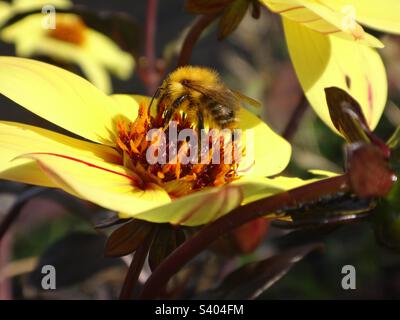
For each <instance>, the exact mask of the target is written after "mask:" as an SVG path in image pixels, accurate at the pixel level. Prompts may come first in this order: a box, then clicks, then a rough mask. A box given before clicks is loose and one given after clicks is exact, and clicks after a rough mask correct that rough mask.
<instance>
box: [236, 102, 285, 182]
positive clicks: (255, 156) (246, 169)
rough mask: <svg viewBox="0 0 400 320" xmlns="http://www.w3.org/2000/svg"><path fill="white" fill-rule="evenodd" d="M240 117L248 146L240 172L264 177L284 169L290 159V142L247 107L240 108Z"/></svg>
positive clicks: (240, 126) (246, 145)
mask: <svg viewBox="0 0 400 320" xmlns="http://www.w3.org/2000/svg"><path fill="white" fill-rule="evenodd" d="M238 118H239V128H240V129H242V130H243V131H244V132H245V135H244V137H245V139H244V141H245V147H246V155H245V157H244V158H243V159H242V161H241V162H240V165H239V168H238V171H239V173H240V174H241V175H252V176H260V177H264V176H271V175H275V174H278V173H280V172H281V171H283V170H284V169H285V168H286V166H287V165H288V163H289V160H290V156H291V152H292V148H291V146H290V144H289V143H288V142H287V141H286V140H285V139H283V138H282V137H281V136H279V135H278V134H276V133H275V132H274V131H273V130H272V129H271V128H270V127H269V126H268V125H267V124H266V123H265V122H263V121H262V120H260V119H259V118H258V117H257V116H256V115H254V114H253V113H251V112H250V111H248V110H246V109H245V108H241V109H240V111H239V113H238Z"/></svg>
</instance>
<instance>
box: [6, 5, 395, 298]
mask: <svg viewBox="0 0 400 320" xmlns="http://www.w3.org/2000/svg"><path fill="white" fill-rule="evenodd" d="M74 3H75V4H82V5H85V6H87V7H88V8H90V9H92V10H94V11H96V12H102V11H113V12H125V13H128V14H129V15H131V16H132V17H133V18H134V20H135V21H136V22H137V24H138V26H139V27H138V29H137V30H132V32H136V33H137V35H138V37H136V39H137V41H138V43H136V44H135V48H137V52H135V53H134V54H135V56H136V58H137V59H138V60H139V61H140V56H141V55H143V43H142V41H141V40H140V39H142V38H143V37H142V36H141V35H142V32H143V30H142V29H141V28H144V25H145V17H146V1H126V0H113V1H108V0H96V1H95V0H76V1H74ZM193 18H194V17H193V16H191V15H190V14H188V13H185V11H184V8H183V1H182V0H168V1H166V0H163V1H159V14H158V27H157V31H156V44H157V45H156V53H157V57H158V58H159V59H160V61H159V63H160V66H161V67H162V68H165V69H166V72H167V71H169V70H172V69H173V68H174V65H175V62H176V54H177V52H178V51H179V44H180V43H181V41H182V34H183V32H184V31H185V30H187V27H188V26H189V25H190V23H191V22H192V21H193ZM383 40H384V42H385V45H386V48H385V49H383V50H382V51H381V53H382V55H383V57H384V60H385V63H386V66H387V71H388V77H389V85H390V93H389V101H388V105H387V108H386V111H385V114H384V116H383V117H382V120H381V121H380V124H379V126H378V128H377V129H376V131H375V132H377V134H378V136H380V137H382V138H384V139H387V138H388V137H389V136H390V135H391V133H392V132H393V131H394V128H395V127H396V126H398V125H399V124H400V111H399V109H398V107H397V106H398V105H400V67H399V66H400V64H399V61H400V39H399V38H398V37H394V36H384V38H383ZM0 54H1V55H13V54H14V48H13V46H12V45H9V44H4V43H0ZM139 63H140V62H139ZM191 64H195V65H204V66H209V67H213V68H215V69H216V70H218V71H219V72H220V73H221V75H222V77H223V79H224V80H225V82H226V83H227V84H228V86H229V87H231V88H234V89H236V90H238V91H241V92H244V93H245V94H246V95H248V96H250V97H253V98H256V99H259V100H260V101H262V103H263V108H262V110H260V111H259V112H260V116H261V117H262V118H263V119H264V120H265V121H266V122H267V123H268V124H269V125H270V126H271V127H272V128H274V129H275V130H276V131H277V132H279V133H283V132H284V130H285V128H286V126H287V124H288V121H289V119H290V117H291V115H292V113H293V111H294V109H295V107H296V106H297V104H298V103H299V101H300V100H301V98H302V91H301V89H300V87H299V84H298V82H297V79H296V76H295V74H294V71H293V68H292V66H291V63H290V61H289V59H288V53H287V50H286V46H285V43H284V37H283V33H282V26H281V22H280V21H279V17H278V16H277V15H272V14H270V13H268V12H267V11H266V10H262V15H261V17H260V19H259V20H254V19H252V18H251V17H250V15H248V16H247V17H246V18H245V19H244V22H243V23H242V24H241V25H240V27H239V28H238V29H237V30H236V31H235V32H234V33H233V34H232V35H231V36H230V37H228V38H227V39H225V40H224V41H223V42H218V41H217V36H216V32H215V26H214V28H211V29H210V30H209V31H208V32H207V33H206V34H205V35H204V37H203V38H202V39H201V41H200V42H199V43H198V44H197V46H196V47H195V50H194V54H193V56H192V60H191ZM113 84H114V92H116V93H137V94H143V93H145V88H144V86H143V84H142V82H141V80H140V78H139V76H138V73H137V72H135V73H134V75H133V76H132V77H131V78H130V79H129V80H127V81H120V80H117V79H113ZM0 104H1V105H2V107H1V112H0V118H1V119H2V120H4V119H5V120H18V121H21V122H22V121H23V122H26V123H30V124H35V125H38V126H42V127H47V128H51V129H57V130H59V131H61V130H60V129H59V128H54V126H53V125H51V124H49V123H47V122H46V121H44V120H43V119H40V118H39V117H36V116H34V115H32V114H30V113H28V112H26V111H24V110H22V108H20V107H18V106H17V105H15V104H12V103H11V102H10V101H8V100H7V99H5V98H4V97H0ZM54 107H55V108H56V107H57V106H56V103H55V106H54ZM291 142H292V145H293V156H292V161H291V164H290V166H289V167H288V168H287V170H286V172H285V174H287V175H293V176H301V177H307V170H308V169H310V168H319V169H326V170H331V171H335V172H340V171H341V170H342V164H343V153H342V147H343V143H344V141H343V140H342V139H341V138H340V137H339V136H337V135H335V134H334V133H333V132H332V131H331V130H330V129H329V128H327V127H326V126H325V125H324V124H323V123H322V122H321V121H320V120H319V119H318V118H317V117H316V115H315V114H314V113H313V111H312V109H311V108H308V109H306V111H305V113H304V115H303V116H302V118H301V122H300V123H299V126H298V129H297V131H296V133H295V135H294V136H293V139H292V141H291ZM25 189H26V186H22V185H19V184H15V183H10V182H5V181H0V191H1V195H0V217H1V215H2V214H4V213H5V212H6V211H7V209H8V208H9V206H10V204H11V203H12V201H13V199H14V197H15V194H19V193H21V192H23V191H24V190H25ZM83 206H84V210H83V211H85V213H84V214H83V213H82V212H80V213H79V212H74V211H73V210H70V209H68V208H65V207H64V206H63V200H60V199H59V198H58V199H55V198H51V197H50V198H46V197H43V198H42V197H38V198H36V199H34V200H32V201H30V202H29V203H28V205H27V206H25V207H24V209H23V212H22V213H21V216H20V219H19V221H18V223H17V226H16V227H15V228H14V229H13V232H12V235H9V236H8V237H7V238H6V239H5V241H4V242H8V243H12V246H10V248H9V249H10V250H9V252H6V251H5V250H4V249H3V250H2V251H1V252H0V261H1V265H2V266H4V265H6V268H5V269H3V273H2V274H0V283H2V285H1V286H0V298H8V297H9V296H7V295H9V292H10V291H9V290H10V288H12V293H13V296H14V297H16V298H48V297H51V298H75V299H76V298H82V299H89V298H96V299H109V298H117V297H118V291H119V288H120V286H121V283H122V281H123V277H124V274H125V272H126V263H125V262H124V260H120V259H112V258H102V257H103V254H102V248H103V246H104V241H105V238H104V237H103V236H101V235H100V234H96V233H95V232H94V231H93V228H92V226H91V223H90V221H91V222H93V220H94V218H96V216H95V215H94V212H98V211H99V208H95V207H93V206H92V205H90V204H87V203H85V204H83ZM102 214H105V213H102ZM375 214H379V212H376V213H375ZM96 215H97V213H96ZM286 233H287V231H284V230H281V229H277V228H274V227H271V228H270V229H269V232H268V235H267V237H266V238H265V240H264V242H263V244H262V245H261V246H260V247H259V248H258V249H257V250H256V251H255V252H254V253H251V254H249V255H245V256H240V257H235V258H231V259H229V261H228V262H225V267H224V268H223V269H222V270H221V269H220V268H221V263H220V262H221V259H222V258H221V254H220V252H218V251H215V252H214V253H204V254H203V255H201V256H200V257H198V258H197V259H196V260H195V261H194V262H193V263H192V264H191V265H190V268H193V269H194V270H202V271H201V272H200V274H201V279H202V281H203V282H200V283H198V284H197V286H199V287H201V289H202V290H205V289H210V288H212V283H213V281H210V279H215V277H218V275H219V276H221V274H224V273H225V274H226V272H227V270H229V269H230V270H232V268H233V266H240V265H242V264H244V263H246V262H249V261H253V260H258V259H262V258H265V257H268V256H270V255H271V254H273V253H276V252H277V251H278V250H279V248H281V247H282V246H283V247H284V244H282V241H281V238H280V237H281V236H283V235H285V234H286ZM4 242H3V244H2V245H3V248H4ZM324 242H325V243H326V247H325V249H324V250H323V251H317V252H314V253H311V254H310V255H308V256H307V257H306V258H305V259H304V260H303V261H302V262H300V263H299V264H297V265H296V266H294V268H293V269H292V270H291V271H290V272H289V273H288V274H287V275H286V276H285V277H284V278H283V279H282V280H281V281H279V282H277V283H276V284H274V285H273V286H272V287H271V288H270V289H269V290H267V291H266V292H265V293H264V294H262V296H261V297H260V298H261V299H263V298H265V299H267V298H268V299H271V298H272V299H283V298H290V299H306V298H313V299H333V298H345V299H371V298H378V299H381V298H389V299H391V298H398V297H400V256H399V255H398V254H396V253H395V252H392V251H389V250H388V249H386V248H383V247H381V246H379V245H378V244H377V243H376V241H375V239H374V233H373V230H372V227H371V225H370V224H369V223H368V222H361V223H357V224H351V225H346V226H344V227H341V228H340V229H339V230H336V232H334V233H331V234H328V235H327V236H325V237H324ZM77 243H78V244H80V245H77ZM11 247H12V250H11ZM71 250H72V252H75V253H76V254H75V255H73V256H72V257H68V256H67V252H71ZM54 252H58V255H57V254H54ZM216 252H218V253H216ZM205 255H206V256H207V258H205V257H204V256H205ZM210 256H211V257H210ZM41 259H42V260H43V259H44V261H48V260H46V259H50V261H51V262H52V263H54V264H57V265H60V270H59V271H58V274H57V276H58V277H60V279H59V280H58V281H60V286H61V287H60V290H56V292H55V293H51V292H43V291H41V290H39V289H38V288H39V287H40V286H39V284H38V283H37V279H36V278H37V273H38V272H39V273H40V270H35V271H34V272H33V273H30V272H31V271H32V270H33V269H35V267H36V266H37V262H38V261H40V260H41ZM77 261H78V262H77ZM93 261H95V263H94V262H93ZM110 261H113V262H112V263H111V262H110ZM77 263H78V265H77ZM347 264H350V265H354V266H355V268H356V270H357V289H356V290H348V291H345V290H343V289H342V288H341V279H342V276H343V275H342V274H341V269H342V267H343V265H347ZM84 266H85V268H84ZM62 270H65V271H66V272H64V273H63V271H62ZM83 270H86V271H87V272H86V271H83ZM192 271H193V270H192ZM85 272H86V273H85ZM147 272H148V271H147ZM187 272H188V273H189V275H190V274H192V273H191V271H190V269H189V271H187ZM4 273H6V274H7V275H8V276H12V281H11V282H9V283H6V282H5V281H3V282H2V280H4V279H3V278H4ZM63 274H64V276H63ZM143 276H144V277H145V276H146V274H144V275H143ZM35 277H36V278H35ZM64 277H66V278H67V279H64ZM35 279H36V280H35ZM58 289H59V288H58ZM197 289H199V288H197ZM193 290H195V289H193ZM7 292H8V293H7Z"/></svg>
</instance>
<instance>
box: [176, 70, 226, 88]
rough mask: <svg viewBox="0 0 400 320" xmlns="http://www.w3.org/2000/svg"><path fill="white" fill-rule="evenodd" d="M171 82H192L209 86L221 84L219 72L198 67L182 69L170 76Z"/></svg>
mask: <svg viewBox="0 0 400 320" xmlns="http://www.w3.org/2000/svg"><path fill="white" fill-rule="evenodd" d="M169 80H170V81H171V82H182V81H184V80H192V81H199V82H203V83H209V84H213V83H214V84H217V83H219V82H220V80H219V76H218V74H217V72H215V71H214V70H211V69H208V68H203V67H197V66H184V67H180V68H178V69H177V70H175V71H174V72H172V73H171V74H170V75H169Z"/></svg>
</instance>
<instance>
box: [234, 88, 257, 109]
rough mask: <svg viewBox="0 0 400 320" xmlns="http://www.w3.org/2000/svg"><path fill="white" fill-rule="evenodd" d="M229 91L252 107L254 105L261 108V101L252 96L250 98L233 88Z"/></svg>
mask: <svg viewBox="0 0 400 320" xmlns="http://www.w3.org/2000/svg"><path fill="white" fill-rule="evenodd" d="M231 91H232V92H233V94H234V95H235V96H236V97H237V98H238V99H239V100H240V101H242V102H243V103H246V104H249V105H251V106H253V107H256V108H261V102H259V101H257V100H254V99H252V98H250V97H248V96H245V95H244V94H242V93H240V92H238V91H235V90H231Z"/></svg>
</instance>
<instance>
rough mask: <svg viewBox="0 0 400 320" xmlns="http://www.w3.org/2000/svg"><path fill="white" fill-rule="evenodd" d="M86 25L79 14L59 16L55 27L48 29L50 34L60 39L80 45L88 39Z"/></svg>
mask: <svg viewBox="0 0 400 320" xmlns="http://www.w3.org/2000/svg"><path fill="white" fill-rule="evenodd" d="M86 29H87V27H86V25H85V23H84V22H83V21H82V19H80V18H79V17H77V16H62V15H60V16H57V25H56V28H55V29H51V30H49V31H48V36H49V37H51V38H54V39H57V40H60V41H64V42H69V43H72V44H75V45H78V46H81V45H83V43H84V42H85V40H86Z"/></svg>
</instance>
